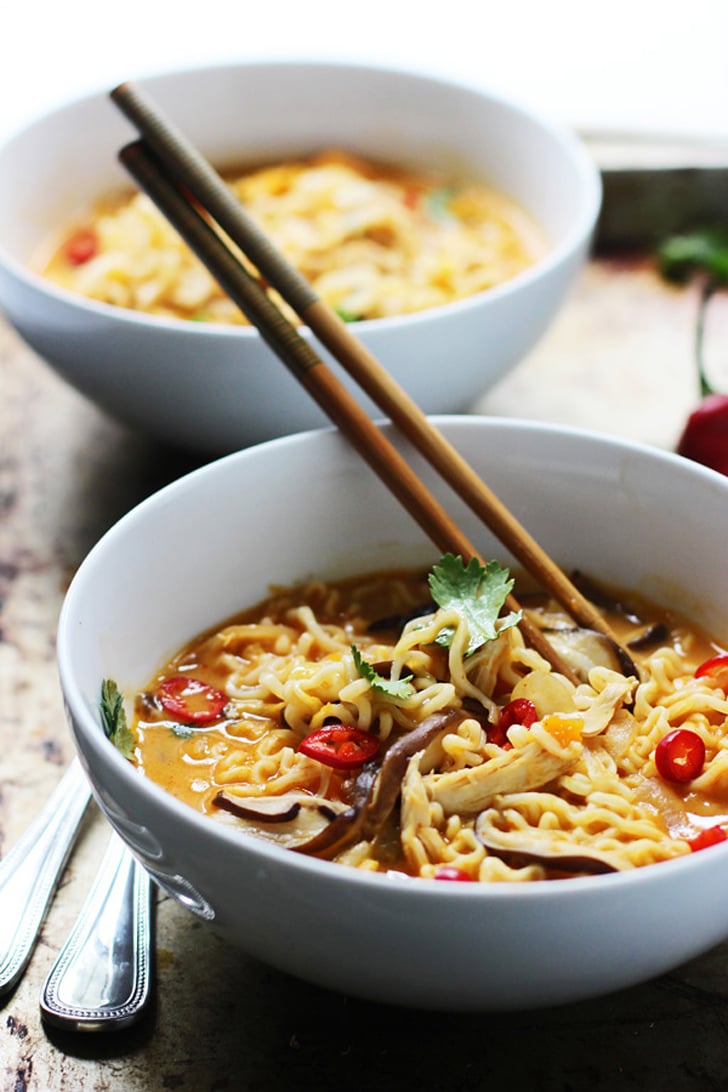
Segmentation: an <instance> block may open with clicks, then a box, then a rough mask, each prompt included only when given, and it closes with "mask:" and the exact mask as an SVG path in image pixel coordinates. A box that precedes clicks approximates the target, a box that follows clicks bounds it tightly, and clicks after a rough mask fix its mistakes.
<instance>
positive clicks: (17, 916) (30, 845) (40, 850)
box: [0, 758, 91, 996]
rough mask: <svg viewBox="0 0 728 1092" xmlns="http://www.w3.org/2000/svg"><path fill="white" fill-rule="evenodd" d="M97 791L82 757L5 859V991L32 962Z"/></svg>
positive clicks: (1, 867) (1, 975)
mask: <svg viewBox="0 0 728 1092" xmlns="http://www.w3.org/2000/svg"><path fill="white" fill-rule="evenodd" d="M90 797H91V791H90V788H89V784H88V781H87V779H86V775H85V774H84V772H83V769H82V767H81V763H80V762H79V760H78V759H77V758H74V760H73V761H72V762H71V764H70V766H69V767H68V770H67V771H66V773H65V774H64V775H63V777H62V778H61V780H60V782H59V784H58V785H57V786H56V788H55V789H54V790H53V792H52V793H51V795H50V796H49V797H48V799H47V801H46V803H45V804H44V806H43V807H42V808H41V810H40V811H39V812H38V814H37V815H36V817H35V819H34V820H33V821H32V822H31V824H30V826H29V827H28V828H27V829H26V831H25V833H24V834H23V835H21V837H20V839H19V840H18V841H17V842H16V843H15V845H14V846H13V847H12V848H11V849H10V850H9V851H8V853H7V854H6V855H5V856H4V857H3V858H2V860H0V921H1V922H2V925H3V927H2V929H0V996H2V995H3V994H4V993H8V992H9V991H10V990H12V989H13V988H14V987H15V986H16V985H17V983H18V981H19V980H20V977H21V975H22V974H23V971H24V970H25V968H26V966H27V965H28V961H29V960H30V956H31V954H32V951H33V947H34V945H35V941H36V938H37V936H38V932H39V930H40V927H41V925H42V923H43V919H44V918H45V915H46V911H47V909H48V906H49V904H50V901H51V899H52V897H53V893H54V891H55V889H56V885H57V883H58V879H59V877H60V875H61V872H62V871H63V868H64V866H65V863H66V861H67V860H68V855H69V853H70V851H71V847H72V846H73V843H74V840H75V838H76V833H77V831H78V827H79V824H80V822H81V819H82V817H83V814H84V812H85V810H86V807H87V805H88V802H89V799H90Z"/></svg>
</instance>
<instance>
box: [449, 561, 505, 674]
mask: <svg viewBox="0 0 728 1092" xmlns="http://www.w3.org/2000/svg"><path fill="white" fill-rule="evenodd" d="M428 582H429V585H430V592H431V594H432V598H433V599H434V600H435V602H436V603H437V605H438V607H442V608H443V609H444V610H455V611H457V612H458V614H460V615H461V617H462V619H463V621H464V622H465V624H466V626H467V628H468V647H467V649H466V653H465V654H466V656H470V655H472V654H473V652H475V651H477V649H479V648H481V647H482V645H484V644H485V643H486V642H487V641H493V640H495V638H496V637H497V636H498V635H499V634H500V633H502V632H503V630H504V629H510V627H511V626H516V625H518V623H519V622H520V620H521V617H522V613H521V611H511V613H510V614H507V615H504V616H503V617H502V618H501V617H500V612H501V610H502V609H503V606H504V604H505V601H506V599H507V598H508V596H509V594H510V592H511V589H512V588H513V583H514V581H513V579H512V578H511V576H510V574H509V571H508V569H505V568H504V567H503V566H502V565H500V564H499V563H498V562H497V561H489V562H488V563H487V564H486V565H482V564H481V563H480V561H478V559H477V558H476V557H472V558H471V559H470V561H469V562H468V564H467V565H465V564H464V563H463V559H462V558H461V557H460V556H458V557H455V556H454V555H453V554H445V555H444V557H442V558H441V559H440V561H439V563H438V564H437V565H435V566H434V567H433V569H432V571H431V572H430V575H429V577H428ZM453 635H454V628H453V627H452V626H443V628H442V629H441V630H440V632H439V633H438V635H437V638H436V641H437V643H438V644H440V645H445V647H449V646H450V644H451V643H452V638H453Z"/></svg>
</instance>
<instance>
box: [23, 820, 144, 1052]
mask: <svg viewBox="0 0 728 1092" xmlns="http://www.w3.org/2000/svg"><path fill="white" fill-rule="evenodd" d="M151 900H152V885H151V881H150V879H149V876H148V874H147V873H146V872H145V871H144V869H143V868H141V867H140V866H139V865H138V864H137V862H136V861H135V859H134V858H133V857H132V855H131V853H130V852H129V851H128V850H127V848H126V846H125V845H124V843H123V842H122V840H121V839H120V838H119V836H118V835H117V834H112V836H111V841H110V843H109V847H108V849H107V851H106V855H105V856H104V859H103V861H102V863H101V867H100V869H99V872H98V874H97V876H96V880H95V882H94V885H93V887H92V889H91V891H90V892H89V895H88V898H87V899H86V902H85V903H84V905H83V908H82V909H81V912H80V914H79V916H78V918H77V919H76V923H75V925H74V927H73V928H72V930H71V932H70V933H69V936H68V939H67V940H66V943H65V944H64V946H63V948H62V949H61V951H60V953H59V955H58V957H57V959H56V961H55V963H54V964H53V966H52V968H51V970H50V972H49V974H48V976H47V978H46V980H45V984H44V986H43V990H42V992H41V998H40V1009H41V1015H42V1016H43V1019H44V1020H46V1021H47V1022H48V1023H50V1024H54V1025H55V1026H56V1027H62V1028H65V1029H67V1030H72V1031H111V1030H120V1029H122V1028H126V1027H129V1025H130V1024H133V1023H135V1021H137V1020H138V1019H139V1018H140V1016H141V1015H142V1013H143V1012H144V1010H145V1008H146V1005H147V1002H148V1000H149V996H150V991H151V984H152V961H153V955H154V951H153V941H152V902H151Z"/></svg>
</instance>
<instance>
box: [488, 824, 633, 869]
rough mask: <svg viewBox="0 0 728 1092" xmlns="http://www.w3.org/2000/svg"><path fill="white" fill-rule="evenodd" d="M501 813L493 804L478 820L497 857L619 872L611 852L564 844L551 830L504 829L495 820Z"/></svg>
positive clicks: (490, 851)
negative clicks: (550, 833)
mask: <svg viewBox="0 0 728 1092" xmlns="http://www.w3.org/2000/svg"><path fill="white" fill-rule="evenodd" d="M499 814H500V813H499V812H498V810H497V809H496V808H490V809H488V810H487V811H484V812H482V813H481V814H480V815H479V816H478V818H477V819H476V821H475V834H476V836H477V838H478V840H479V841H480V842H481V843H482V844H483V845H484V846H485V848H486V849H487V850H488V852H489V853H492V854H493V855H494V856H496V857H506V858H507V857H518V858H519V859H520V860H521V861H527V862H529V863H531V864H540V865H542V866H543V867H544V868H551V869H557V870H558V871H559V872H576V873H583V872H586V873H589V874H599V873H604V872H619V871H620V868H621V867H622V866H620V865H619V864H617V863H616V861H615V860H614V859H613V858H612V857H611V856H610V855H609V854H608V853H600V852H599V851H598V850H594V849H590V848H587V847H583V846H575V845H574V844H573V843H571V844H569V845H563V844H561V842H560V841H559V839H557V838H553V837H549V836H548V832H532V831H528V830H526V831H523V830H518V831H500V830H499V829H498V827H497V826H496V825H495V822H494V820H497V818H498V816H499Z"/></svg>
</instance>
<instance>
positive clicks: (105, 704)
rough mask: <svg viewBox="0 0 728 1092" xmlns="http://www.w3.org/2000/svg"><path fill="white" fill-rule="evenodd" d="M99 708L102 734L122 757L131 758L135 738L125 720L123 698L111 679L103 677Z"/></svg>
mask: <svg viewBox="0 0 728 1092" xmlns="http://www.w3.org/2000/svg"><path fill="white" fill-rule="evenodd" d="M100 708H101V723H102V726H103V729H104V735H105V736H106V738H107V739H109V740H111V742H112V743H113V744H114V746H115V747H116V748H117V750H119V751H120V752H121V753H122V755H123V756H124V758H133V757H134V747H135V745H136V740H135V738H134V733H133V732H132V730H131V729H130V728H129V725H128V724H127V722H126V712H125V710H124V700H123V698H122V696H121V694H120V693H119V688H118V686H117V685H116V683H115V682H114V680H113V679H104V680H103V682H102V683H101V703H100Z"/></svg>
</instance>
